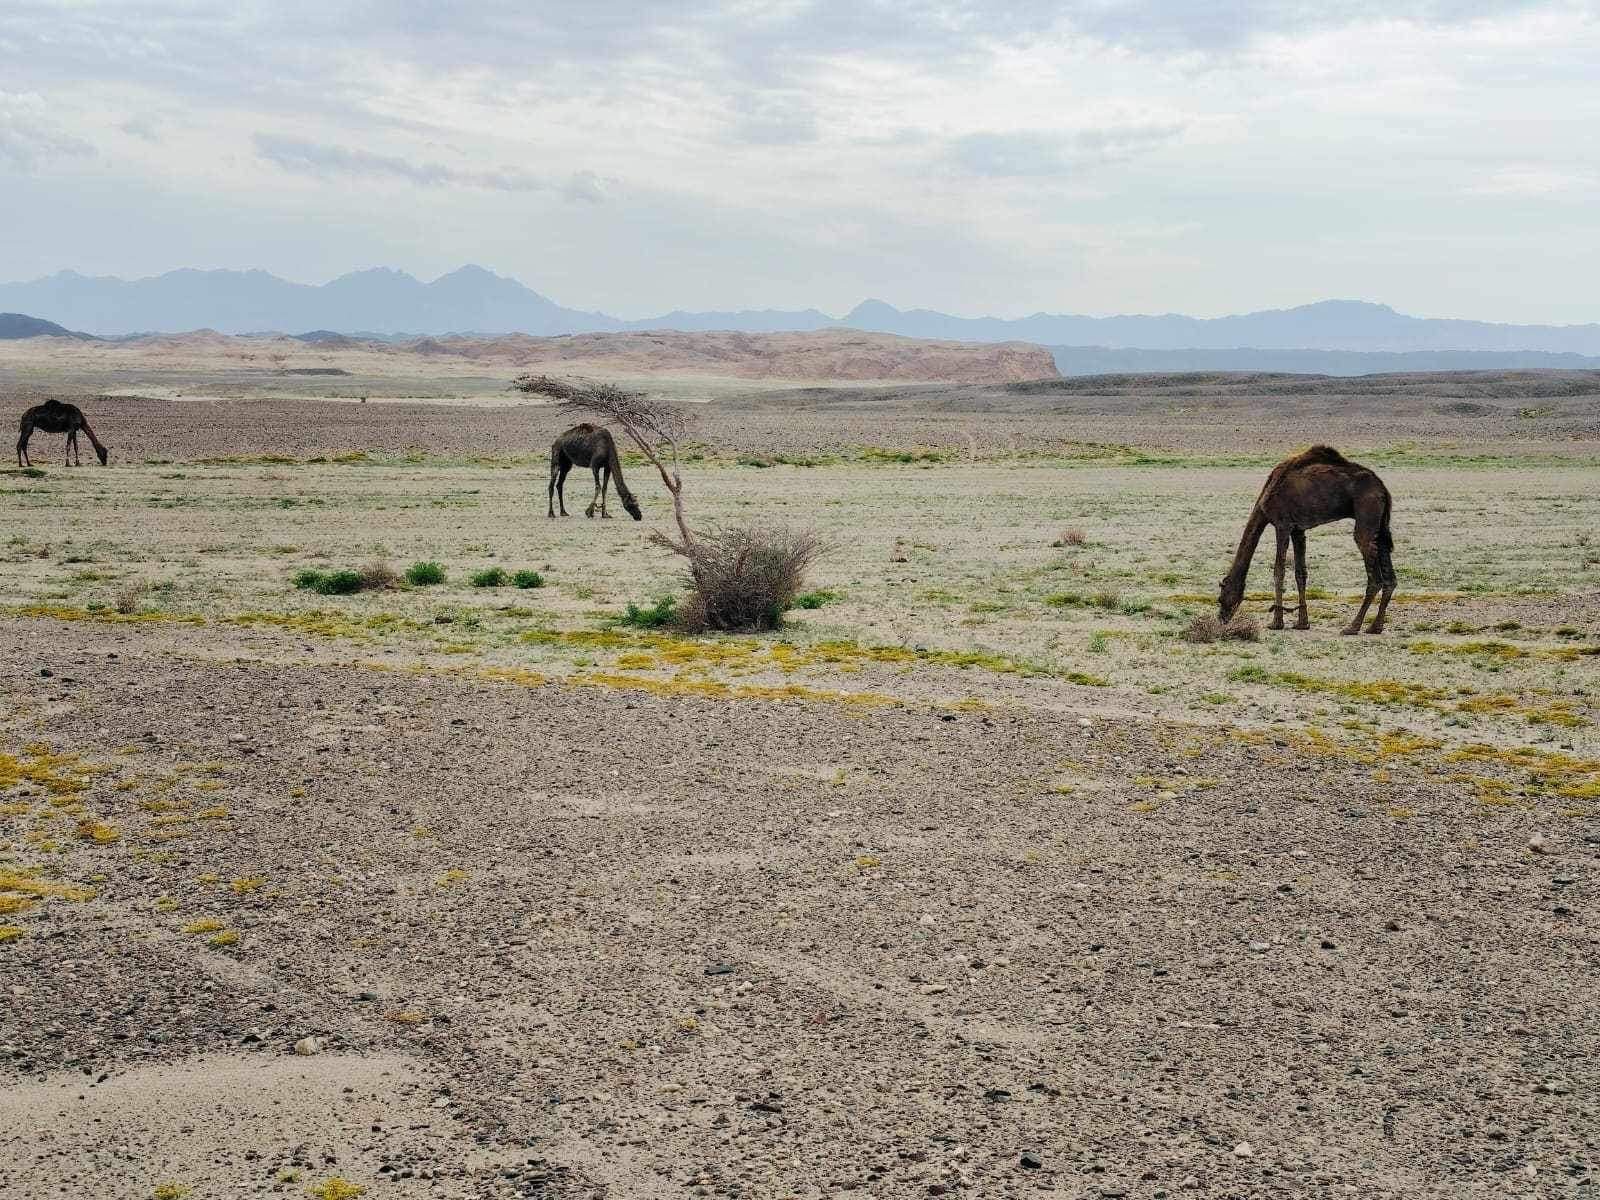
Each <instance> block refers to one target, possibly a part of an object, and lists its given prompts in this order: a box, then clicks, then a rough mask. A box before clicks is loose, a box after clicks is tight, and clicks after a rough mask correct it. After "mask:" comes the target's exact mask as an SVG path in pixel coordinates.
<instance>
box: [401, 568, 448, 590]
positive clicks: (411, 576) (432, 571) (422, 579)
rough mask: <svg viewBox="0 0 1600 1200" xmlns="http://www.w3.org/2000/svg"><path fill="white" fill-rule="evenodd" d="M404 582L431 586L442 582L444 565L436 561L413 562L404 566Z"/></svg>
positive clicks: (418, 585)
mask: <svg viewBox="0 0 1600 1200" xmlns="http://www.w3.org/2000/svg"><path fill="white" fill-rule="evenodd" d="M406 582H407V583H409V584H410V585H411V586H412V587H433V586H434V585H436V584H440V583H443V582H444V567H443V566H442V565H440V564H439V563H436V562H414V563H412V564H411V565H410V566H409V567H407V568H406Z"/></svg>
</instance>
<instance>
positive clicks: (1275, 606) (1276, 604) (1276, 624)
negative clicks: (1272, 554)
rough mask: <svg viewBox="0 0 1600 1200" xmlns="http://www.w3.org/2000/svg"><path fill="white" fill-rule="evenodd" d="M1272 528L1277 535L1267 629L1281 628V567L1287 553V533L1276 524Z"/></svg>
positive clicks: (1282, 567)
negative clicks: (1269, 622)
mask: <svg viewBox="0 0 1600 1200" xmlns="http://www.w3.org/2000/svg"><path fill="white" fill-rule="evenodd" d="M1273 530H1274V532H1275V533H1277V535H1278V555H1277V557H1276V558H1274V559H1273V561H1272V593H1273V599H1272V623H1271V624H1270V625H1268V626H1267V628H1268V629H1282V628H1283V569H1284V561H1285V559H1286V558H1287V557H1288V553H1289V535H1288V534H1287V533H1285V532H1284V531H1283V530H1281V529H1278V528H1277V527H1276V526H1274V527H1273Z"/></svg>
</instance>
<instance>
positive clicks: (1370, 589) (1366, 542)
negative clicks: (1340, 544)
mask: <svg viewBox="0 0 1600 1200" xmlns="http://www.w3.org/2000/svg"><path fill="white" fill-rule="evenodd" d="M1356 548H1357V549H1358V550H1360V551H1361V558H1362V560H1363V561H1364V562H1365V563H1366V565H1367V594H1366V595H1365V596H1363V597H1362V598H1361V607H1360V608H1358V609H1357V610H1356V616H1355V620H1353V621H1351V622H1350V624H1348V625H1346V626H1345V627H1344V628H1343V629H1341V630H1340V631H1339V632H1340V633H1343V634H1352V633H1360V632H1361V623H1362V622H1363V621H1365V620H1366V619H1367V609H1369V608H1371V607H1372V598H1373V597H1374V596H1376V595H1377V594H1378V546H1377V538H1376V537H1375V536H1374V535H1373V534H1372V532H1371V531H1370V530H1363V529H1361V528H1360V527H1359V526H1358V527H1357V529H1356ZM1373 624H1374V625H1377V622H1376V621H1374V622H1373ZM1373 632H1374V633H1382V632H1383V626H1381V625H1378V627H1377V628H1376V629H1374V630H1373Z"/></svg>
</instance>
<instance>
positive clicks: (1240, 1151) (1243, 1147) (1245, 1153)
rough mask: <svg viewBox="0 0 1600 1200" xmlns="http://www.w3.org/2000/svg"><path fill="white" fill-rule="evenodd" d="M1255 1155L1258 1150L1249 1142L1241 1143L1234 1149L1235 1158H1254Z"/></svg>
mask: <svg viewBox="0 0 1600 1200" xmlns="http://www.w3.org/2000/svg"><path fill="white" fill-rule="evenodd" d="M1255 1154H1256V1148H1255V1147H1254V1146H1252V1145H1251V1144H1250V1143H1249V1142H1240V1143H1239V1144H1238V1145H1237V1146H1235V1147H1234V1148H1233V1156H1234V1157H1235V1158H1254V1157H1255Z"/></svg>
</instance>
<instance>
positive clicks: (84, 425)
mask: <svg viewBox="0 0 1600 1200" xmlns="http://www.w3.org/2000/svg"><path fill="white" fill-rule="evenodd" d="M78 428H79V429H82V430H83V433H84V436H85V437H87V438H88V439H89V445H91V446H93V447H94V449H95V453H96V454H100V453H103V452H104V451H105V447H104V446H102V445H101V444H100V439H99V438H97V437H95V435H94V430H92V429H90V428H89V422H87V421H85V420H83V419H81V418H80V419H79V421H78Z"/></svg>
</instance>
